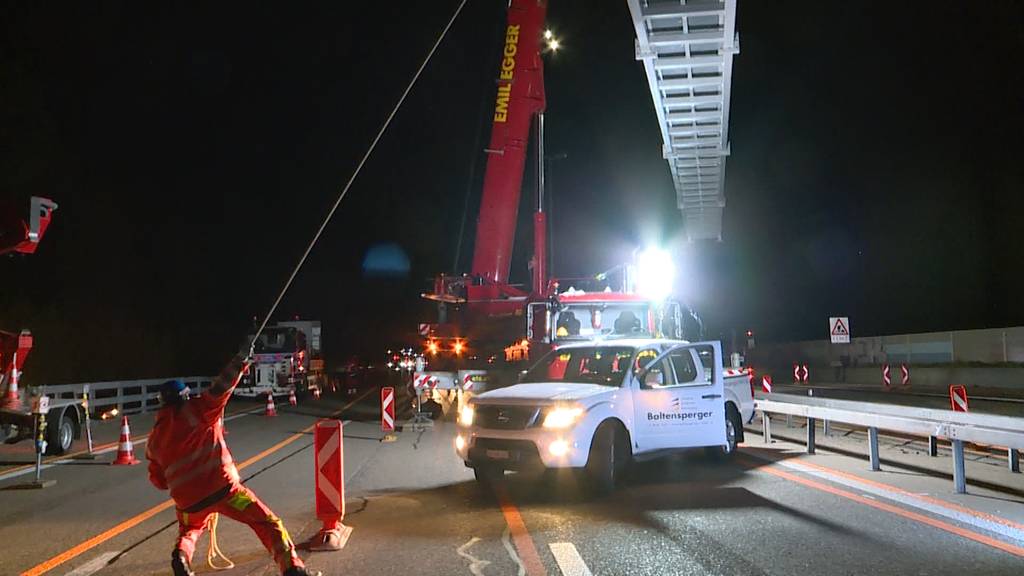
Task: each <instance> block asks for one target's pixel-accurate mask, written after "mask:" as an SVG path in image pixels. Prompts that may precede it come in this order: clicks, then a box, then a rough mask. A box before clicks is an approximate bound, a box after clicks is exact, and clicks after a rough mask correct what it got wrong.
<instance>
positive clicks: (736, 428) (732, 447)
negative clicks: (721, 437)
mask: <svg viewBox="0 0 1024 576" xmlns="http://www.w3.org/2000/svg"><path fill="white" fill-rule="evenodd" d="M742 426H743V422H742V421H741V419H740V413H739V412H738V411H737V410H736V408H735V407H734V406H733V405H732V404H728V405H727V407H726V409H725V442H726V443H725V445H723V446H708V447H707V448H706V451H707V453H708V456H710V457H711V458H712V459H714V460H717V461H726V460H731V459H732V457H733V456H734V455H735V454H736V446H737V445H738V444H739V438H740V430H742Z"/></svg>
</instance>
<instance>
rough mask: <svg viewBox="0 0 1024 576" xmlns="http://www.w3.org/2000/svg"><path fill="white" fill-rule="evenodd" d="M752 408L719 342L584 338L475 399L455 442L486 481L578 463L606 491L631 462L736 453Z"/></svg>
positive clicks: (741, 375) (741, 376)
mask: <svg viewBox="0 0 1024 576" xmlns="http://www.w3.org/2000/svg"><path fill="white" fill-rule="evenodd" d="M753 413H754V399H753V394H752V392H751V388H750V384H749V382H748V380H747V376H746V374H745V371H743V370H728V371H727V370H725V368H724V367H723V364H722V348H721V344H720V343H719V342H696V343H688V342H682V341H677V340H663V339H630V340H607V341H603V342H599V343H595V342H587V343H580V344H570V345H565V346H561V347H559V348H558V349H556V350H554V351H552V352H550V353H549V354H547V355H546V356H544V357H543V358H542V359H541V360H540V361H539V362H538V363H537V364H536V365H534V366H533V368H531V369H530V370H529V371H527V372H526V373H525V374H524V375H523V377H522V379H521V382H520V383H519V384H517V385H515V386H510V387H508V388H502V389H498V390H493V391H490V392H486V393H483V394H480V395H478V396H476V397H474V398H473V399H472V400H471V401H470V402H469V403H468V404H467V405H466V406H465V407H464V408H463V409H462V410H461V411H460V412H459V417H458V435H457V436H456V439H455V448H456V451H457V453H458V455H459V457H461V458H462V460H463V461H464V462H465V463H466V466H468V467H470V468H473V470H474V472H475V473H476V478H477V480H478V481H479V482H481V483H483V484H486V483H488V482H490V481H492V480H493V479H494V478H495V477H496V476H498V475H500V474H502V473H503V472H504V471H505V470H525V469H533V468H537V469H553V468H573V469H583V470H585V472H586V475H587V476H588V478H589V480H590V482H591V485H592V487H593V489H594V490H595V491H597V492H608V491H610V490H612V489H613V488H614V486H615V483H616V480H617V479H618V478H619V476H620V475H621V474H622V472H623V471H624V469H625V466H626V465H627V464H628V463H629V461H630V460H633V459H648V458H653V457H657V456H660V455H664V454H668V453H672V452H676V451H679V450H683V449H689V448H698V447H703V448H705V449H706V450H707V451H708V452H709V453H710V454H712V455H713V456H715V457H719V458H728V457H730V456H731V455H732V454H733V453H734V452H735V450H736V445H737V444H738V443H739V442H742V441H743V423H744V422H748V421H750V419H751V418H752V417H753Z"/></svg>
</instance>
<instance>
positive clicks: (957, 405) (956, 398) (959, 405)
mask: <svg viewBox="0 0 1024 576" xmlns="http://www.w3.org/2000/svg"><path fill="white" fill-rule="evenodd" d="M949 404H950V406H952V407H953V412H967V387H965V386H964V385H963V384H954V385H952V386H950V387H949Z"/></svg>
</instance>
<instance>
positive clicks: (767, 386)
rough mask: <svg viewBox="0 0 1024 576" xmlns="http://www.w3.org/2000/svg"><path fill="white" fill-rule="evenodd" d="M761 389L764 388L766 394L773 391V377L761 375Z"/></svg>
mask: <svg viewBox="0 0 1024 576" xmlns="http://www.w3.org/2000/svg"><path fill="white" fill-rule="evenodd" d="M761 390H764V393H765V394H771V393H772V377H771V376H761Z"/></svg>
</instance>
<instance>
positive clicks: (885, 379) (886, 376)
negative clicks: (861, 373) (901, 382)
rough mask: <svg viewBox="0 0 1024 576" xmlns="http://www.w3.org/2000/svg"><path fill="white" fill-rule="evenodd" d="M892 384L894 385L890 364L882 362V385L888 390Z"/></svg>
mask: <svg viewBox="0 0 1024 576" xmlns="http://www.w3.org/2000/svg"><path fill="white" fill-rule="evenodd" d="M890 386H892V374H891V373H890V371H889V365H888V364H882V387H884V388H885V389H886V390H888V389H889V387H890Z"/></svg>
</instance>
